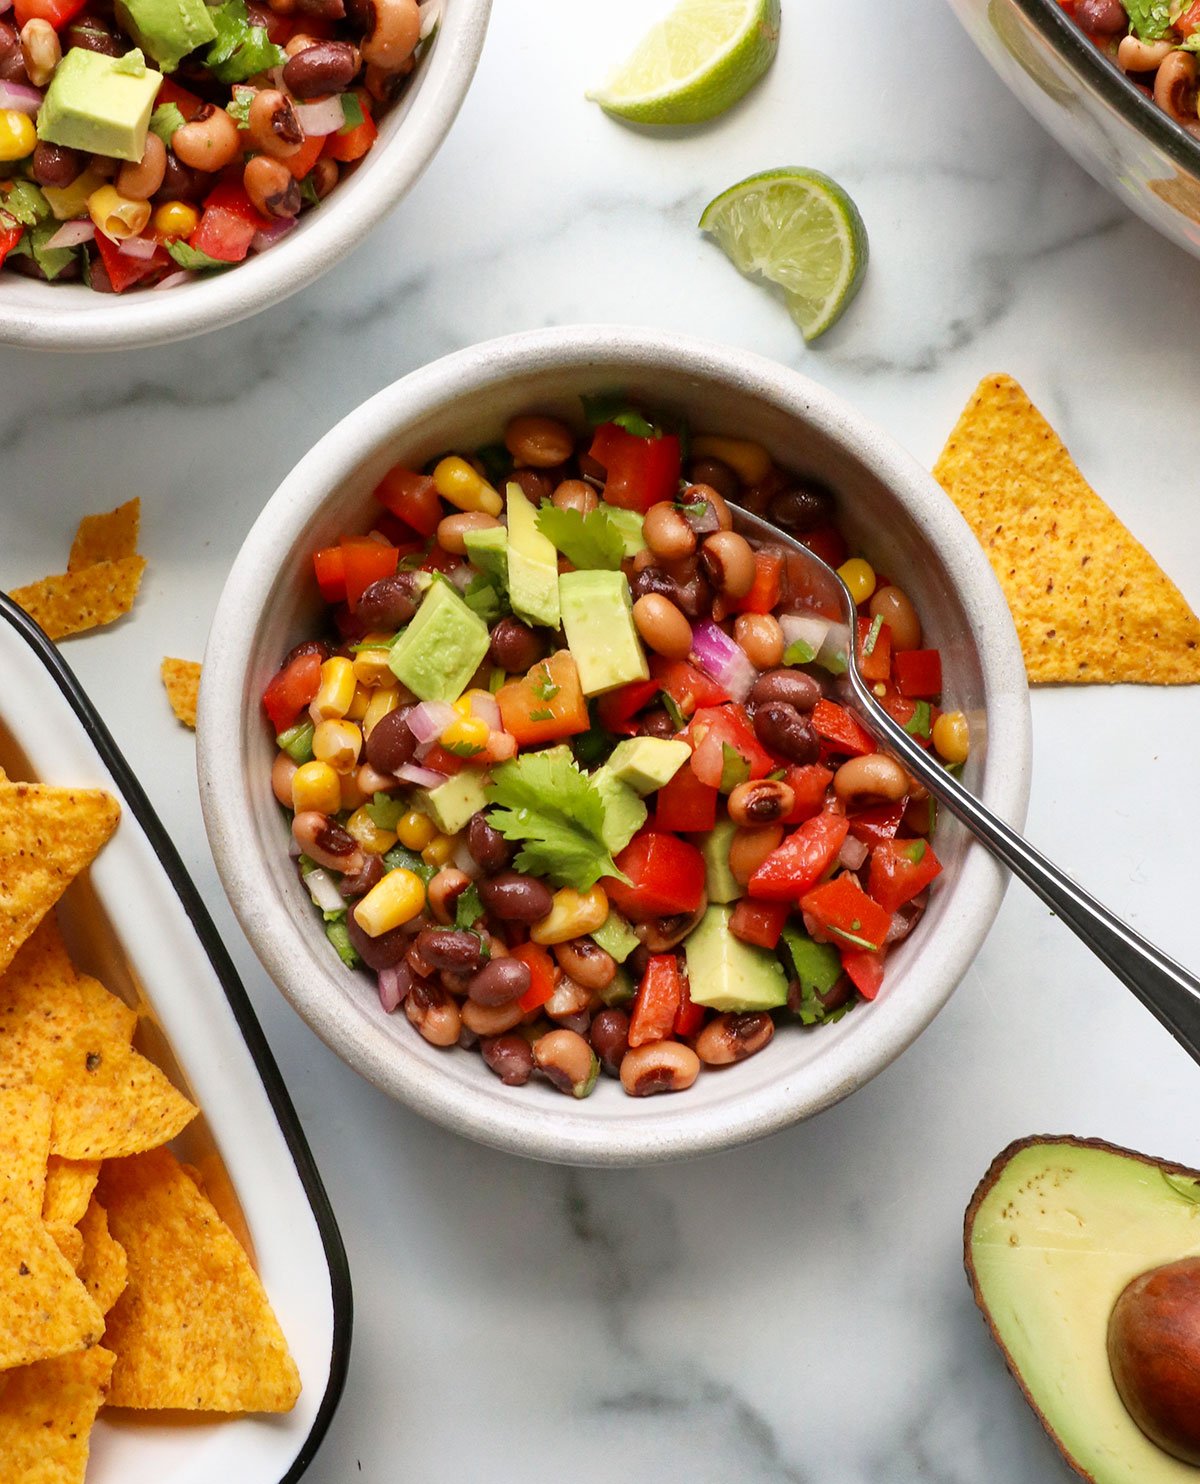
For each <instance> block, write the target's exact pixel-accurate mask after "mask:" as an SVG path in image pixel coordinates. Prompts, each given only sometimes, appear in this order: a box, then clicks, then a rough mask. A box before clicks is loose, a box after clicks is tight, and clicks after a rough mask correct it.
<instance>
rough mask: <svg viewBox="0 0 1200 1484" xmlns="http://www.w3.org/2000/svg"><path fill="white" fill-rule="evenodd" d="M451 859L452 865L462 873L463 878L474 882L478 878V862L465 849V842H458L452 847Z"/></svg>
mask: <svg viewBox="0 0 1200 1484" xmlns="http://www.w3.org/2000/svg"><path fill="white" fill-rule="evenodd" d="M453 859H454V864H455V865H456V866H457V867H458V869H459V870H460V871H461V872H462V873H463V875H464V876H469V877H470V878H471V880H472V881H474V880H475V879H476V877H478V875H479V862H478V861H477V860H476V859H475V857H474V856H473V855H472V854H471V852H470V851H469V850H468V849H467V842H466V841H465V840H462V841H460V842H459V843H458V844H457V845H456V846H455V847H454V856H453Z"/></svg>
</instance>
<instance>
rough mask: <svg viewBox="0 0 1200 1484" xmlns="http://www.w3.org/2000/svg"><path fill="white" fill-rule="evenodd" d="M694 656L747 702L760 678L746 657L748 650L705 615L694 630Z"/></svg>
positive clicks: (719, 680)
mask: <svg viewBox="0 0 1200 1484" xmlns="http://www.w3.org/2000/svg"><path fill="white" fill-rule="evenodd" d="M692 658H693V659H694V660H695V661H696V663H697V664H698V665H699V666H700V668H701V669H702V670H703V671H704V673H705V674H706V675H711V676H712V678H713V679H714V680H715V681H716V682H717V684H718V685H720V686H723V687H724V689H725V690H727V691H728V692H729V694H730V695H731V696H732V697H733V699H734V700H735V701H744V700H745V699H746V697H747V696H748V695H749V694H750V690H751V688H752V686H753V685H754V682H755V681H756V680H757V679H758V671H757V670H756V669H755V668H754V666H753V665H752V664H751V663H750V661H749V659H748V658H747V657H746V651H745V650H744V649H743V648H742V647H741V645H740V644H735V643H734V641H733V640H732V639H731V638H730V637H729V635H728V634H727V633H726V632H725V630H724V629H720V628H718V627H717V625H716V624H715V623H713V622H712V620H711V619H707V618H706V619H705V620H704V621H703V623H698V624H696V625H695V627H694V628H693V629H692Z"/></svg>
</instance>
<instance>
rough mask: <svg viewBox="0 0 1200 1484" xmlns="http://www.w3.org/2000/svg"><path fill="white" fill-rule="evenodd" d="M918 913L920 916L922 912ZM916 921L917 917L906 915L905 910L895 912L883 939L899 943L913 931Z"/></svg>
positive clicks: (887, 941)
mask: <svg viewBox="0 0 1200 1484" xmlns="http://www.w3.org/2000/svg"><path fill="white" fill-rule="evenodd" d="M917 915H918V916H919V915H920V914H919V913H918V914H917ZM916 921H917V918H916V917H906V916H905V915H904V913H903V912H894V913H893V914H892V920H891V922H890V923H889V925H888V930H887V932H886V933H884V935H883V941H884V942H885V943H899V942H900V941H901V940H902V939H904V938H907V937H908V935H909V933H911V932H912V930H913V927H914V925H915V924H916Z"/></svg>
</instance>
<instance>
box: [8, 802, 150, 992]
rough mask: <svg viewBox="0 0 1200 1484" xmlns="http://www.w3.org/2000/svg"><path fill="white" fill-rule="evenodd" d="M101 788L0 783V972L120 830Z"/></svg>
mask: <svg viewBox="0 0 1200 1484" xmlns="http://www.w3.org/2000/svg"><path fill="white" fill-rule="evenodd" d="M120 813H121V807H120V805H119V804H118V803H117V801H116V799H114V798H113V797H112V796H111V794H106V793H104V792H102V791H101V790H100V789H98V788H75V789H72V788H54V787H52V786H51V785H49V784H43V783H11V782H9V781H8V780H7V779H6V780H4V781H3V782H0V972H3V970H4V969H6V968H7V967H8V965H9V964H10V963H11V962H12V959H13V955H14V954H15V953H16V951H17V949H18V948H20V946H21V944H22V943H24V941H25V939H26V938H28V937H29V935H30V933H32V932H33V930H34V928H36V927H37V925H38V923H39V922H41V920H42V918H43V917H44V916H45V915H46V913H47V912H48V911H49V910H50V908H51V907H53V906H54V904H55V902H57V901H58V899H59V897H61V896H62V894H63V892H64V891H66V889H67V887H68V886H69V885H70V883H71V882H72V881H73V880H74V878H75V877H76V876H77V875H78V874H79V872H80V871H82V870H83V869H84V867H85V866H87V865H88V864H89V863H90V862H91V861H92V860H93V859H94V858H95V856H96V854H97V852H98V851H99V850H100V848H101V846H102V845H103V844H104V842H105V841H106V840H107V839H108V837H109V836H110V835H111V834H112V832H113V830H114V829H116V827H117V820H118V818H119V817H120Z"/></svg>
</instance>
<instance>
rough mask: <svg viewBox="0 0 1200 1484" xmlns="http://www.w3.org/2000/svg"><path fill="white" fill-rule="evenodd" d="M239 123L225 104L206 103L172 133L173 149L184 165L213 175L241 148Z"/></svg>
mask: <svg viewBox="0 0 1200 1484" xmlns="http://www.w3.org/2000/svg"><path fill="white" fill-rule="evenodd" d="M241 148H242V136H241V134H240V132H239V130H238V126H237V125H236V124H235V123H234V121H233V120H232V119H231V118H230V117H229V115H228V114H227V113H226V112H225V110H224V109H223V108H217V107H216V106H215V105H214V104H212V103H204V104H202V105H201V106H200V108H199V109H198V110H197V112H196V114H195V116H194V117H193V118H191V119H189V120H188V122H187V123H186V124H182V125H181V126H180V127H179V128H178V129H176V130H175V132H174V134H172V136H171V150H172V152H173V153H174V154H175V155H176V157H177V158H178V159H179V160H180V162H181V163H182V164H184V165H187V166H188V167H189V168H190V169H192V170H200V171H202V172H204V173H205V174H207V175H212V174H214V173H215V172H216V171H218V170H224V168H225V166H226V165H228V164H229V163H230V161H231V160H232V159H233V158H234V156H235V155H237V154H239V153H240V152H241Z"/></svg>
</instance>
